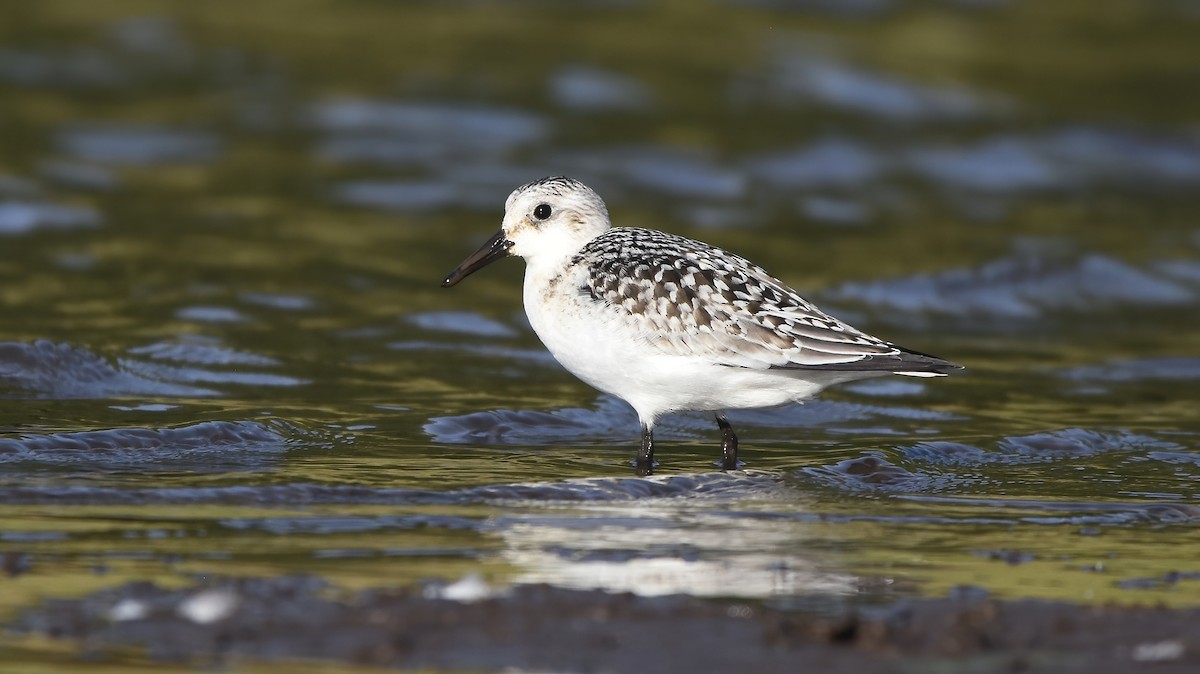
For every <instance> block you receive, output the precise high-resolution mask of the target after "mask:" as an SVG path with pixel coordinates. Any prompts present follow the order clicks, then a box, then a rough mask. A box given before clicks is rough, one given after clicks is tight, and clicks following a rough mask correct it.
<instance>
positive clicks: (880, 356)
mask: <svg viewBox="0 0 1200 674" xmlns="http://www.w3.org/2000/svg"><path fill="white" fill-rule="evenodd" d="M508 255H520V256H521V257H523V258H525V262H526V268H525V290H524V296H525V313H526V314H528V316H529V323H530V324H531V325H532V326H533V330H534V332H536V333H537V335H538V337H540V338H541V340H542V342H543V343H544V344H545V345H546V347H547V348H548V349H550V353H552V354H553V355H554V357H555V358H556V359H558V362H560V363H562V365H563V366H564V367H566V368H567V370H569V371H570V372H571V373H572V374H574V375H575V376H576V377H579V378H580V379H582V380H583V381H585V382H587V383H588V384H590V385H592V386H594V387H595V388H597V389H600V390H601V391H604V392H606V393H610V394H612V395H615V396H617V397H618V398H621V399H622V400H625V401H626V402H628V403H629V404H630V405H632V406H633V409H634V410H635V411H636V412H637V415H638V418H639V419H640V421H641V425H642V444H641V448H640V449H639V450H638V453H637V458H636V459H635V461H634V465H635V467H636V468H637V472H638V474H639V475H647V474H649V473H650V472H652V470H653V467H654V424H655V422H656V421H657V420H658V419H659V418H660V417H662V416H663V415H665V414H669V413H671V412H680V411H685V410H703V411H710V412H715V413H716V420H717V425H718V426H719V427H720V429H721V433H722V442H721V450H722V454H723V458H722V461H721V462H720V465H721V467H722V468H723V469H726V470H732V469H735V468H737V467H738V459H737V448H738V440H737V436H736V435H735V434H734V432H733V428H732V427H731V426H730V425H729V420H728V419H727V418H726V417H725V414H724V412H723V410H727V409H742V408H751V407H770V406H774V405H780V404H783V403H786V402H799V401H803V400H805V399H808V398H811V397H812V396H814V395H816V394H817V393H818V392H820V391H821V390H822V389H824V388H825V387H827V386H830V385H833V384H837V383H841V382H846V381H852V380H855V379H863V378H866V377H874V376H878V375H883V374H901V375H909V376H913V377H937V376H942V375H945V374H946V373H947V372H949V371H951V370H955V369H960V367H961V366H959V365H955V364H954V363H951V362H949V361H946V360H942V359H941V358H937V357H935V356H930V355H928V354H924V353H919V352H917V351H911V350H909V349H905V348H902V347H899V346H896V345H895V344H892V343H890V342H885V341H883V340H881V339H878V338H876V337H872V336H871V335H868V334H865V333H863V332H861V331H859V330H856V329H854V328H852V327H850V326H849V325H847V324H846V323H843V322H842V321H839V320H838V319H836V318H833V317H832V316H829V315H828V314H826V313H824V312H822V311H821V310H820V309H818V308H816V307H815V306H813V305H812V304H810V303H809V302H808V301H806V300H805V299H804V298H802V297H800V295H799V294H797V293H796V291H795V290H792V289H791V288H789V287H788V286H787V285H786V284H784V283H783V281H780V280H779V279H777V278H775V277H774V276H771V275H770V274H768V273H767V272H766V271H765V270H763V269H762V268H761V267H759V266H757V265H755V264H753V263H751V262H750V261H748V260H746V259H745V258H742V257H739V256H737V255H733V254H732V253H727V252H725V251H724V250H721V249H720V248H715V247H713V246H710V245H708V244H706V243H701V242H700V241H693V240H691V239H686V238H684V237H681V236H675V235H673V234H666V233H664V232H659V231H654V230H649V229H636V228H632V227H612V225H611V224H610V223H609V219H608V209H607V208H606V207H605V205H604V201H603V200H602V199H601V198H600V196H599V195H597V194H596V193H595V192H593V191H592V190H591V189H590V188H588V187H587V186H586V185H584V184H583V183H581V182H579V181H577V180H573V179H571V178H564V177H554V178H543V179H542V180H536V181H534V182H531V183H528V184H526V185H522V186H521V187H518V188H517V189H516V190H514V191H513V193H512V194H510V195H509V196H508V200H507V201H506V202H505V204H504V222H503V224H502V225H501V227H500V231H499V232H497V233H496V235H495V236H493V237H492V238H491V239H490V240H489V241H488V242H487V243H485V244H483V246H482V247H481V248H480V249H479V250H477V251H475V252H474V253H472V254H471V255H470V256H469V257H467V259H466V260H463V262H462V264H460V265H459V266H458V267H457V268H455V270H454V271H452V272H450V274H449V275H448V276H446V279H445V280H444V281H442V286H443V287H450V286H452V285H454V284H456V283H458V282H459V281H461V280H463V279H464V278H466V277H467V276H469V275H470V274H472V273H473V272H475V271H478V270H479V269H481V268H482V267H484V266H485V265H487V264H489V263H491V262H494V261H495V260H498V259H500V258H502V257H505V256H508Z"/></svg>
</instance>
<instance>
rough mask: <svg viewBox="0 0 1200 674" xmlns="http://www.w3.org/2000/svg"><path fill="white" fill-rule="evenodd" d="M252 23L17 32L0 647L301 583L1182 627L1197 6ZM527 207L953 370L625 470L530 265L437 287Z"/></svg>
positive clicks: (308, 12)
mask: <svg viewBox="0 0 1200 674" xmlns="http://www.w3.org/2000/svg"><path fill="white" fill-rule="evenodd" d="M280 7H282V4H281V3H278V2H262V3H255V4H254V6H253V7H245V8H244V9H245V12H244V13H243V14H240V15H239V16H237V17H236V20H235V19H234V17H231V16H229V15H227V14H225V13H223V12H221V11H220V10H219V9H217V8H213V9H205V8H201V7H199V6H197V7H190V8H189V9H187V11H182V10H181V11H180V13H178V14H169V13H163V7H161V6H157V5H154V4H152V3H140V2H132V1H130V2H116V3H98V4H93V3H80V2H72V1H67V0H53V1H47V2H39V3H23V4H21V5H20V8H19V9H16V8H15V7H14V8H10V9H14V10H15V11H14V12H12V16H11V17H9V18H8V19H6V21H5V22H4V24H3V25H2V26H0V37H2V38H3V41H2V42H0V95H2V96H3V99H4V101H5V106H4V107H5V110H4V112H3V116H4V127H5V129H4V131H3V135H4V142H5V152H4V153H3V156H2V157H0V316H2V317H3V320H2V321H0V400H2V401H3V404H2V405H0V517H2V518H3V521H4V523H5V524H4V527H3V530H2V531H0V554H2V555H3V562H2V564H3V568H4V570H5V571H6V572H7V573H8V574H9V576H10V577H9V578H7V579H6V580H4V581H3V583H4V584H5V588H6V589H5V591H4V592H3V593H2V594H0V614H2V615H4V616H12V615H15V614H16V613H18V612H20V611H21V610H22V609H24V608H27V607H29V606H31V605H33V604H34V603H35V602H36V601H38V600H39V599H42V598H46V597H58V596H76V595H79V594H81V593H83V592H85V591H88V590H90V589H93V588H97V587H103V586H109V585H115V584H117V583H119V582H122V581H125V580H130V579H141V578H150V579H155V580H160V581H164V582H181V579H183V578H185V577H190V574H197V573H198V574H204V575H211V574H231V575H232V574H260V575H278V574H285V573H296V572H308V573H315V574H319V575H321V576H324V577H325V578H327V579H329V580H331V581H332V582H334V583H336V584H341V585H344V586H348V587H358V586H367V585H390V586H403V585H409V584H411V583H413V582H415V581H417V580H418V579H421V578H428V577H438V578H445V579H451V580H453V579H456V578H459V577H461V576H463V575H464V574H467V573H471V572H478V573H481V574H482V575H483V576H484V578H485V579H487V580H488V581H489V582H491V583H494V584H499V585H504V584H509V583H528V582H549V583H554V584H558V585H562V586H567V587H586V588H603V589H609V590H630V591H633V592H637V593H641V594H647V595H654V594H666V593H677V592H683V593H690V594H695V595H702V596H720V597H742V598H750V599H754V600H763V601H768V602H772V603H775V604H778V605H780V606H789V607H790V606H797V607H819V608H820V607H829V606H838V605H843V604H846V603H857V602H867V603H875V602H886V601H890V600H891V599H893V598H894V597H897V596H911V595H930V596H940V595H945V594H946V593H948V592H949V591H950V590H951V589H952V588H954V587H956V586H959V585H973V586H982V587H984V588H986V589H988V590H989V591H991V592H993V593H995V594H997V595H999V596H1007V597H1026V596H1032V597H1043V598H1057V599H1068V600H1075V601H1085V602H1099V601H1108V600H1117V601H1123V602H1165V603H1168V604H1175V605H1195V604H1197V603H1200V582H1197V581H1196V580H1195V578H1196V577H1197V576H1196V572H1197V571H1200V568H1198V567H1197V562H1196V560H1197V559H1200V538H1198V537H1197V536H1196V534H1195V525H1196V522H1197V521H1200V505H1198V499H1200V482H1198V480H1200V441H1198V439H1197V438H1198V435H1197V434H1198V433H1200V414H1197V412H1196V405H1197V400H1198V398H1200V395H1198V394H1200V323H1197V321H1196V318H1195V317H1196V315H1197V312H1198V310H1200V229H1197V226H1196V222H1197V218H1198V217H1200V202H1198V201H1197V200H1196V197H1195V195H1196V194H1197V193H1198V190H1200V137H1198V136H1197V135H1196V127H1195V122H1194V120H1195V119H1196V118H1197V114H1200V109H1198V107H1197V106H1198V103H1197V100H1196V99H1195V97H1194V96H1191V95H1190V93H1188V92H1190V88H1189V87H1190V86H1191V83H1192V80H1191V77H1192V76H1193V75H1194V67H1195V62H1196V60H1195V57H1196V56H1198V54H1197V52H1196V48H1195V47H1194V45H1193V42H1194V40H1193V39H1192V37H1193V33H1191V32H1188V30H1187V28H1186V27H1187V26H1189V25H1190V26H1192V28H1194V22H1195V20H1196V16H1197V14H1196V8H1195V7H1194V3H1163V4H1161V5H1158V6H1157V10H1156V11H1157V13H1155V14H1153V15H1141V14H1139V16H1140V17H1141V20H1140V21H1139V22H1133V23H1131V22H1127V21H1125V20H1124V18H1123V17H1126V14H1125V12H1134V13H1137V12H1140V11H1142V10H1139V9H1137V7H1140V5H1139V4H1137V3H1113V8H1112V12H1111V15H1110V14H1105V13H1093V12H1090V11H1085V10H1084V9H1083V8H1082V6H1081V7H1080V8H1077V9H1074V10H1068V9H1066V8H1065V7H1066V6H1065V5H1064V6H1062V7H1061V8H1059V9H1057V10H1055V9H1050V8H1045V7H1030V6H1024V5H1019V4H1017V3H984V4H983V5H980V4H979V3H947V4H945V6H938V7H937V8H927V7H917V6H910V5H909V4H907V3H890V2H880V3H854V4H853V5H852V6H851V5H841V4H838V5H836V6H835V5H834V4H833V3H812V4H811V5H809V6H807V8H806V9H800V10H797V9H795V8H792V9H784V8H779V7H776V6H775V5H774V4H772V3H717V4H714V5H704V6H703V8H699V6H693V4H691V3H620V4H618V5H616V6H615V7H612V8H605V7H601V6H599V5H596V6H592V5H584V6H580V7H576V8H573V9H556V10H553V11H549V10H547V9H546V8H545V7H543V6H541V5H538V4H536V3H535V4H528V5H527V4H522V3H516V4H511V5H507V4H506V5H494V4H491V3H484V4H481V5H467V6H456V7H454V8H453V9H441V8H439V7H438V6H436V5H432V6H403V7H402V6H395V7H393V6H391V5H385V4H378V3H375V4H371V3H361V4H352V5H347V4H344V3H336V4H335V3H332V2H329V3H321V2H318V3H309V4H308V5H306V6H305V9H304V12H302V13H301V15H296V16H293V12H291V11H284V12H282V13H281V11H280V10H279V8H280ZM1146 11H1147V12H1148V11H1149V10H1146ZM1076 12H1078V14H1076ZM583 19H586V20H583ZM568 24H569V25H571V26H572V27H573V29H572V31H570V32H572V33H574V34H566V33H567V32H568V31H564V30H562V27H563V26H565V25H568ZM681 25H682V26H687V27H688V30H686V31H685V30H677V29H670V30H668V29H665V28H664V27H665V26H672V27H677V26H681ZM1081 25H1087V26H1090V27H1091V28H1094V29H1095V30H1094V31H1091V32H1089V31H1085V30H1076V29H1077V28H1078V27H1079V26H1081ZM430 27H436V30H432V29H431V28H430ZM530 34H535V35H539V36H541V37H542V41H541V42H540V43H538V44H539V47H538V48H537V49H534V48H531V46H530V43H529V40H528V36H529V35H530ZM967 36H970V39H969V40H968V38H967ZM1101 37H1103V38H1104V39H1103V40H1102V39H1100V38H1101ZM718 38H719V39H721V40H723V41H724V42H723V43H724V44H727V47H728V48H727V49H723V50H720V51H721V53H714V51H713V50H712V49H710V48H698V47H699V42H704V41H711V40H715V39H718ZM698 41H699V42H698ZM704 43H705V44H706V43H707V42H704ZM581 45H583V46H587V47H586V48H581ZM1085 57H1086V58H1085ZM1118 66H1119V67H1118ZM549 173H566V174H570V175H574V176H576V177H579V178H581V179H583V180H584V181H585V182H588V183H589V184H592V185H593V186H594V187H596V188H597V190H598V191H600V192H601V193H602V194H603V195H604V196H605V197H606V198H607V200H608V202H609V206H610V210H611V211H612V213H613V215H614V217H615V219H616V220H617V221H618V223H619V224H625V225H636V226H653V227H659V228H662V229H666V230H669V231H674V232H679V233H682V234H685V235H688V236H693V237H697V238H703V239H705V240H709V241H712V242H714V243H716V244H718V245H721V246H724V247H727V248H729V249H732V250H735V251H737V252H739V253H742V254H744V255H746V256H748V257H750V258H752V259H754V260H756V261H758V262H760V263H762V264H763V265H764V266H765V267H766V268H768V269H770V270H772V271H774V272H775V273H776V274H778V275H780V276H781V277H783V278H784V279H785V280H787V281H788V282H790V283H791V284H793V285H794V286H796V287H797V288H800V289H802V290H803V292H804V293H805V294H806V295H807V296H809V297H810V298H812V299H813V300H815V301H817V302H818V303H820V304H821V305H822V306H823V307H825V308H826V309H828V310H830V311H831V312H833V313H835V314H837V315H839V316H842V317H844V318H846V319H847V320H849V321H851V322H852V323H854V324H855V325H857V326H858V327H861V328H863V329H865V330H868V331H870V332H873V333H875V334H879V335H881V336H884V337H886V338H888V339H890V340H893V341H896V342H898V343H901V344H905V345H908V346H911V347H913V348H916V349H919V350H922V351H929V352H932V353H936V354H938V355H941V356H944V357H947V358H950V359H952V360H954V361H957V362H960V363H963V364H964V365H966V366H967V370H966V371H965V372H964V373H963V374H961V375H958V376H955V377H951V378H947V379H942V380H936V381H927V380H920V381H918V380H907V379H899V378H894V379H886V380H885V379H880V380H870V381H865V382H860V383H857V384H854V385H848V386H842V387H840V388H837V389H834V390H831V391H829V392H827V393H826V394H825V395H824V396H822V398H821V399H820V400H817V401H814V402H812V403H809V404H806V405H804V406H792V407H787V408H780V409H773V410H759V411H741V412H733V413H731V414H730V418H731V420H732V421H733V423H734V425H735V427H736V428H737V429H738V431H739V434H740V436H741V438H742V440H743V456H742V458H743V459H744V460H745V461H746V467H745V468H746V470H744V471H737V472H733V473H728V474H725V473H720V472H717V471H716V470H715V468H714V466H713V461H714V460H715V459H716V458H717V455H718V453H719V450H718V444H719V437H718V434H717V432H716V429H715V425H714V424H713V423H712V421H711V420H710V419H709V418H708V417H706V416H704V415H679V416H677V417H673V418H670V419H667V420H666V421H665V422H664V423H663V425H662V427H661V430H660V431H659V433H658V439H659V440H660V448H659V460H660V461H661V463H662V465H661V467H660V470H659V474H658V475H656V476H655V477H653V478H650V479H640V478H635V477H633V475H632V471H631V468H630V466H629V459H630V457H631V455H632V452H633V449H634V444H635V442H636V440H637V424H636V419H635V417H634V415H633V413H632V411H631V410H630V409H629V408H628V407H627V406H625V405H624V403H622V402H620V401H619V400H616V399H613V398H610V397H606V396H602V395H599V394H597V393H595V392H594V391H592V390H590V389H588V388H587V387H586V386H584V385H582V384H580V383H579V382H577V381H576V380H574V379H573V378H572V377H571V376H570V375H569V374H567V373H566V372H565V371H564V370H562V368H560V367H559V366H558V365H557V364H556V363H555V361H554V360H553V359H552V358H551V357H549V356H548V354H547V353H546V352H545V351H544V350H543V349H542V347H541V346H540V344H539V343H538V341H537V339H536V337H535V336H534V335H533V334H532V333H531V331H530V330H529V328H528V325H527V323H526V322H525V319H524V317H523V314H522V311H521V307H520V291H519V283H520V273H521V272H520V263H519V262H517V261H510V262H506V263H502V264H498V265H495V266H494V267H491V268H489V269H488V270H486V271H485V272H483V273H480V274H477V275H475V276H473V277H472V278H470V279H469V280H468V281H467V282H465V283H463V284H462V285H460V286H458V287H456V288H455V289H453V290H452V291H445V290H441V289H439V288H438V283H439V281H440V279H441V278H442V277H443V276H444V274H445V273H446V272H447V271H448V270H449V269H450V268H452V267H453V266H454V265H455V264H457V263H458V262H459V260H460V259H461V258H462V257H463V256H465V255H466V254H467V253H468V252H470V251H471V250H473V249H474V247H475V246H477V245H478V244H479V243H480V242H482V241H483V240H485V239H486V237H487V236H489V235H490V234H491V233H492V232H493V231H494V229H495V228H496V226H497V225H498V223H499V215H500V212H501V207H502V204H503V200H504V197H505V196H506V195H507V194H508V192H509V191H510V190H511V189H512V188H513V187H514V186H516V185H517V184H520V183H522V182H524V181H526V180H529V179H532V178H536V177H540V176H542V175H545V174H549Z"/></svg>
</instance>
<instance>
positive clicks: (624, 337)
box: [524, 274, 869, 424]
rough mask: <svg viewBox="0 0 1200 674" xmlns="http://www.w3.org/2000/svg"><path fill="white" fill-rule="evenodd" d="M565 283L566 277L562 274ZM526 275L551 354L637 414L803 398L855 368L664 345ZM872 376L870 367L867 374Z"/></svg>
mask: <svg viewBox="0 0 1200 674" xmlns="http://www.w3.org/2000/svg"><path fill="white" fill-rule="evenodd" d="M564 283H566V282H564ZM546 291H547V284H542V283H531V279H530V278H529V276H528V274H527V276H526V281H525V289H524V294H525V298H524V299H525V310H526V314H527V315H528V316H529V322H530V324H531V325H532V326H533V330H534V332H536V333H537V335H538V337H539V338H541V340H542V343H543V344H545V345H546V348H547V349H549V350H550V353H551V354H553V355H554V357H555V359H557V360H558V362H559V363H561V364H562V365H563V367H565V368H567V370H568V371H570V372H571V374H573V375H575V376H576V377H579V378H580V379H581V380H583V381H584V382H586V383H587V384H589V385H591V386H593V387H595V388H597V389H599V390H601V391H604V392H605V393H610V394H612V395H614V396H617V397H618V398H621V399H623V400H625V401H627V402H628V403H629V404H630V405H632V406H633V408H634V409H635V410H636V411H637V413H638V416H639V417H641V419H642V421H644V422H647V423H650V424H653V422H654V420H655V419H657V418H658V417H660V416H662V415H663V414H667V413H670V412H677V411H684V410H722V409H741V408H752V407H770V406H774V405H780V404H783V403H787V402H792V401H799V400H804V399H806V398H810V397H812V396H813V395H816V394H817V393H818V392H820V391H821V389H823V388H825V387H827V386H829V385H830V384H834V383H837V382H839V381H847V380H849V379H858V378H861V377H862V376H864V375H863V374H860V373H845V372H826V371H808V372H795V371H784V370H758V369H749V368H741V367H729V366H724V365H714V364H712V363H711V362H708V361H706V360H704V359H703V358H699V357H694V356H680V355H673V354H666V353H663V352H662V350H661V349H659V348H658V347H656V346H654V345H653V344H651V343H650V341H648V340H647V339H646V336H645V335H640V334H637V333H635V332H634V331H633V330H631V329H630V327H629V323H628V322H627V321H623V320H621V316H620V315H618V314H613V313H609V312H607V311H598V310H597V306H596V305H594V304H592V303H591V302H590V301H588V300H584V299H583V298H580V297H578V296H577V295H574V294H573V293H574V290H573V289H571V288H566V289H564V292H554V291H551V292H550V293H547V292H546ZM868 376H869V375H868Z"/></svg>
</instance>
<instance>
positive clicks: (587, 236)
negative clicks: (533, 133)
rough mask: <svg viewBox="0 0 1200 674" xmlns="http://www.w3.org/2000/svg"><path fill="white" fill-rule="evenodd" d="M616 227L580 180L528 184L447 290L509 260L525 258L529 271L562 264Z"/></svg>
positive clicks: (515, 192)
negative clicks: (490, 264)
mask: <svg viewBox="0 0 1200 674" xmlns="http://www.w3.org/2000/svg"><path fill="white" fill-rule="evenodd" d="M611 226H612V225H611V224H610V223H609V220H608V209H607V208H606V207H605V206H604V200H603V199H601V198H600V195H598V194H596V193H595V192H593V191H592V189H591V188H590V187H588V186H587V185H584V184H583V183H581V182H579V181H578V180H575V179H573V178H565V177H562V176H559V177H554V178H542V179H541V180H535V181H533V182H531V183H526V184H524V185H521V186H520V187H518V188H517V189H515V190H513V192H512V194H510V195H508V200H507V201H505V202H504V222H503V223H502V224H501V225H500V231H499V232H497V233H496V235H495V236H493V237H492V238H491V239H490V240H489V241H488V242H487V243H485V244H484V245H483V246H482V247H481V248H480V249H479V250H477V251H475V252H474V253H472V254H471V255H470V256H469V257H467V259H466V260H463V263H462V264H460V265H459V266H458V267H457V268H456V269H455V270H454V271H452V272H450V274H449V275H448V276H447V277H446V280H445V281H443V282H442V285H443V286H452V285H454V284H456V283H458V282H459V281H461V280H462V279H464V278H466V277H467V276H468V275H470V274H471V273H472V272H475V271H477V270H479V269H480V268H482V267H484V266H485V265H487V264H488V263H490V262H493V261H495V260H498V259H500V258H501V257H504V256H506V255H520V256H521V257H523V258H525V261H526V262H527V263H528V264H529V265H530V266H543V265H553V264H556V263H559V262H562V261H564V260H565V259H566V258H569V257H571V256H573V255H575V253H577V252H579V249H580V248H582V247H583V246H584V244H586V243H587V242H588V241H591V240H592V239H594V238H595V237H597V236H599V235H600V234H603V233H604V232H605V231H606V230H607V229H608V228H609V227H611Z"/></svg>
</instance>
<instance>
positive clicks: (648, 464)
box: [633, 424, 654, 477]
mask: <svg viewBox="0 0 1200 674" xmlns="http://www.w3.org/2000/svg"><path fill="white" fill-rule="evenodd" d="M633 472H635V473H637V475H638V477H645V476H647V475H653V474H654V431H652V430H651V429H650V426H648V425H647V424H642V446H641V447H640V448H639V449H638V454H637V458H636V459H634V460H633Z"/></svg>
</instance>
